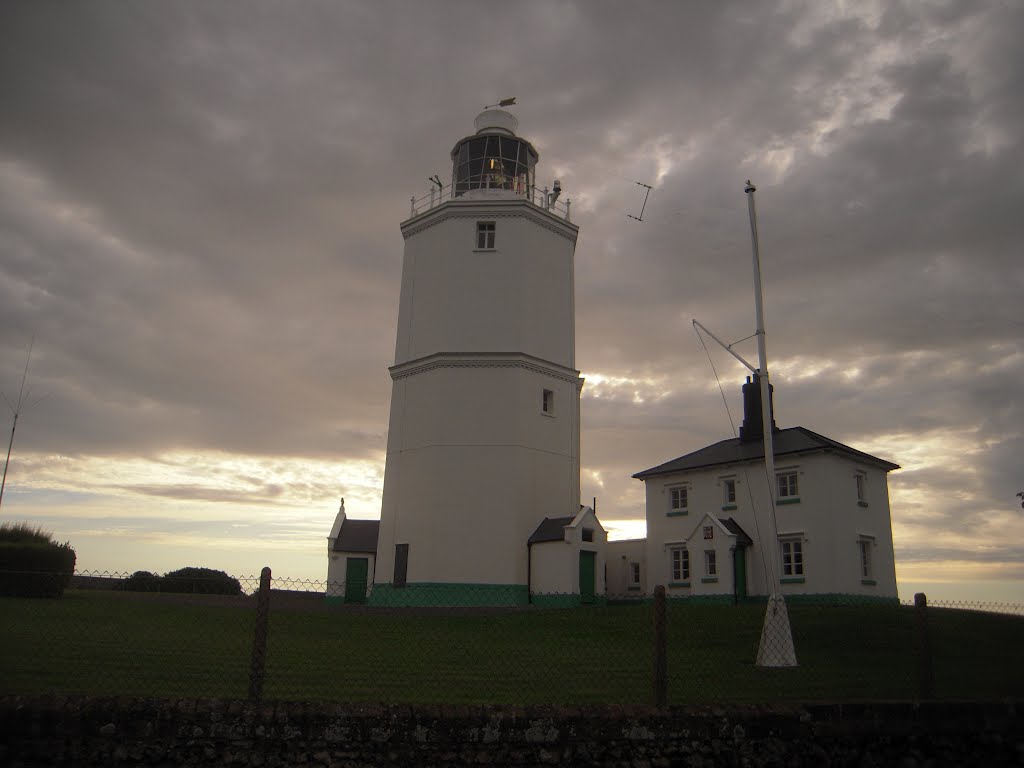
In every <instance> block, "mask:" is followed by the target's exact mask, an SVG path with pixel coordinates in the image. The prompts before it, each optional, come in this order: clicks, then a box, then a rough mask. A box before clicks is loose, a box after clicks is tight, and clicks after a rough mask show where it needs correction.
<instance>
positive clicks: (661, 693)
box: [654, 584, 668, 707]
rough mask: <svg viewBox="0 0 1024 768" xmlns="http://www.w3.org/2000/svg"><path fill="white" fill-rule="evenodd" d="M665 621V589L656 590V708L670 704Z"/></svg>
mask: <svg viewBox="0 0 1024 768" xmlns="http://www.w3.org/2000/svg"><path fill="white" fill-rule="evenodd" d="M667 623H668V622H667V621H666V619H665V587H664V585H662V584H659V585H658V586H656V587H655V588H654V706H656V707H664V706H665V705H666V704H667V703H668V627H667Z"/></svg>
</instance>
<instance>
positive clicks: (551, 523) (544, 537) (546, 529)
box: [526, 517, 576, 544]
mask: <svg viewBox="0 0 1024 768" xmlns="http://www.w3.org/2000/svg"><path fill="white" fill-rule="evenodd" d="M575 519H576V518H575V517H545V518H544V519H543V520H541V523H540V525H538V526H537V530H535V531H534V532H533V533H531V534H530V538H529V539H527V542H526V543H527V544H539V543H540V542H542V541H562V539H564V538H565V529H566V528H567V527H568V526H569V525H571V524H572V521H573V520H575Z"/></svg>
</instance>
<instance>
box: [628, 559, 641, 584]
mask: <svg viewBox="0 0 1024 768" xmlns="http://www.w3.org/2000/svg"><path fill="white" fill-rule="evenodd" d="M629 586H631V587H639V586H640V563H638V562H637V561H636V560H631V561H630V563H629Z"/></svg>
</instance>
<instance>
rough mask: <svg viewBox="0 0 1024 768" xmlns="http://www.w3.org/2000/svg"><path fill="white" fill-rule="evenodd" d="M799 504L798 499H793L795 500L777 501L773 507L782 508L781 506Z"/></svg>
mask: <svg viewBox="0 0 1024 768" xmlns="http://www.w3.org/2000/svg"><path fill="white" fill-rule="evenodd" d="M799 503H800V499H799V498H795V499H779V500H778V501H777V502H775V506H777V507H782V506H785V505H786V504H799Z"/></svg>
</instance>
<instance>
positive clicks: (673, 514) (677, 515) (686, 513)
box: [665, 509, 690, 517]
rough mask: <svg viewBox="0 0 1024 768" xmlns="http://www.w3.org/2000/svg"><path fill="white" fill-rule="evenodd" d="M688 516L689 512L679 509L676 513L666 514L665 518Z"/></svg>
mask: <svg viewBox="0 0 1024 768" xmlns="http://www.w3.org/2000/svg"><path fill="white" fill-rule="evenodd" d="M688 514H690V512H689V510H686V509H681V510H678V511H676V512H666V513H665V517H686V516H687V515H688Z"/></svg>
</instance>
